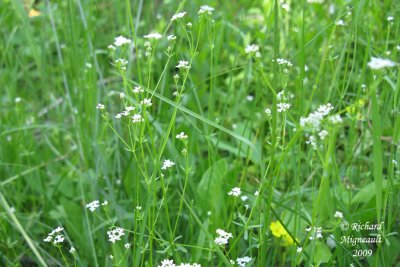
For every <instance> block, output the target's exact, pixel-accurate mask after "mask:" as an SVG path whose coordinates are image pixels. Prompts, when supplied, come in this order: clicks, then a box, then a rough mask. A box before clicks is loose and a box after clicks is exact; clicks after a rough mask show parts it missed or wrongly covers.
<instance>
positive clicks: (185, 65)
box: [176, 60, 190, 70]
mask: <svg viewBox="0 0 400 267" xmlns="http://www.w3.org/2000/svg"><path fill="white" fill-rule="evenodd" d="M176 68H178V69H185V70H189V69H190V65H189V62H188V61H185V60H179V62H178V65H176Z"/></svg>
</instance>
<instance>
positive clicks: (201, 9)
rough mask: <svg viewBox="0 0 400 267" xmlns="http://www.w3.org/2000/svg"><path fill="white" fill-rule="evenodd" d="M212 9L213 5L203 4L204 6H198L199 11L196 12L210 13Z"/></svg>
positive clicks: (200, 13)
mask: <svg viewBox="0 0 400 267" xmlns="http://www.w3.org/2000/svg"><path fill="white" fill-rule="evenodd" d="M213 11H214V8H213V7H210V6H207V5H204V6H201V7H200V10H199V12H197V13H198V14H199V15H202V14H207V15H212V13H213Z"/></svg>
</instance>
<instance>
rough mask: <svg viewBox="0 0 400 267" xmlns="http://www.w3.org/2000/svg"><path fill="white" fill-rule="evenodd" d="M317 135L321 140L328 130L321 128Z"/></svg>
mask: <svg viewBox="0 0 400 267" xmlns="http://www.w3.org/2000/svg"><path fill="white" fill-rule="evenodd" d="M318 135H319V138H321V140H324V139H325V138H326V137H327V136H328V131H327V130H322V131H320V132H319V133H318Z"/></svg>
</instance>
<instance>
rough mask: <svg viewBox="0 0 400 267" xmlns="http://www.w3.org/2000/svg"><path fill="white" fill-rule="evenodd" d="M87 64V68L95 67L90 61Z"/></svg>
mask: <svg viewBox="0 0 400 267" xmlns="http://www.w3.org/2000/svg"><path fill="white" fill-rule="evenodd" d="M85 66H86V68H88V69H91V68H92V67H93V66H92V63H89V62H86V64H85Z"/></svg>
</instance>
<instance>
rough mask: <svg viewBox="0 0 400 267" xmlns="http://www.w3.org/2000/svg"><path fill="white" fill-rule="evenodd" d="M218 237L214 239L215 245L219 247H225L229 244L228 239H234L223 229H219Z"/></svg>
mask: <svg viewBox="0 0 400 267" xmlns="http://www.w3.org/2000/svg"><path fill="white" fill-rule="evenodd" d="M217 234H218V236H217V237H216V238H215V239H214V242H215V244H217V245H218V246H223V245H226V244H228V239H229V238H233V235H232V234H231V233H227V232H225V231H224V230H222V229H217Z"/></svg>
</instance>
